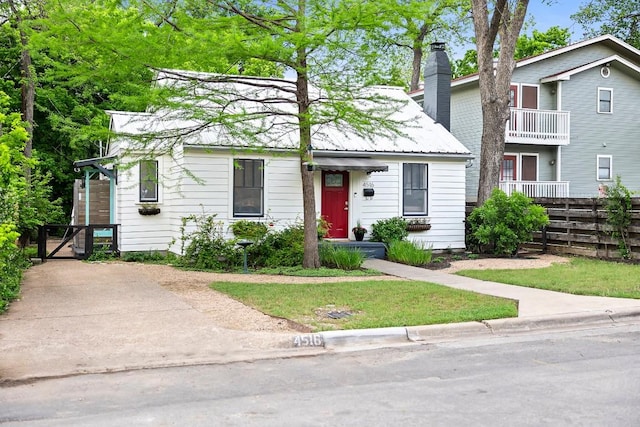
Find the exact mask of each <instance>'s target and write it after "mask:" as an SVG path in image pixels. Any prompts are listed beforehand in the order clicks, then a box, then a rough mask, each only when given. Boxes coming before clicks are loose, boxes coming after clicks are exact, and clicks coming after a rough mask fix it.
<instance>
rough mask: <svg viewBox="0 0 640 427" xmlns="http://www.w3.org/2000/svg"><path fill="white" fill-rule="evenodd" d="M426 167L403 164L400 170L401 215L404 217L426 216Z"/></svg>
mask: <svg viewBox="0 0 640 427" xmlns="http://www.w3.org/2000/svg"><path fill="white" fill-rule="evenodd" d="M428 172H429V169H428V165H427V164H425V163H405V164H404V165H403V168H402V214H403V215H405V216H419V215H422V216H424V215H428V209H427V200H428V197H427V196H428V191H427V190H428V188H427V182H428Z"/></svg>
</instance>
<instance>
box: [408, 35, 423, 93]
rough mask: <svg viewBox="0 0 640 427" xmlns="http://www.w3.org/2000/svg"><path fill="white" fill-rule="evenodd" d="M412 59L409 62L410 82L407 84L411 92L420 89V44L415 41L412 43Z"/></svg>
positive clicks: (421, 53) (421, 52)
mask: <svg viewBox="0 0 640 427" xmlns="http://www.w3.org/2000/svg"><path fill="white" fill-rule="evenodd" d="M412 50H413V61H412V63H411V83H410V85H409V91H410V92H413V91H416V90H418V89H420V77H421V72H420V71H421V70H422V68H421V67H422V55H423V51H422V44H421V42H420V43H415V44H414V45H413V49H412Z"/></svg>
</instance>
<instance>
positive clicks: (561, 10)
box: [526, 0, 585, 42]
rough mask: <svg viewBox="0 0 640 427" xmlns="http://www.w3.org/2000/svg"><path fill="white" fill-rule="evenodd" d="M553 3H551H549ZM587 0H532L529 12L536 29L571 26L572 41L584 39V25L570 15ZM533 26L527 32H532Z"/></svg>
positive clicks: (543, 29)
mask: <svg viewBox="0 0 640 427" xmlns="http://www.w3.org/2000/svg"><path fill="white" fill-rule="evenodd" d="M548 3H551V4H548ZM584 3H585V1H580V0H530V1H529V7H528V9H527V12H528V14H529V15H530V16H533V19H534V20H535V23H536V25H535V27H533V28H535V29H537V30H538V31H543V32H544V31H547V30H548V29H549V28H550V27H553V26H555V25H557V26H559V27H561V28H569V31H570V32H571V34H572V37H571V42H577V41H580V40H582V33H583V30H582V27H581V26H580V25H578V24H574V23H573V22H572V21H571V18H570V16H571V15H572V14H574V13H575V12H577V11H578V9H580V6H581V5H582V4H584ZM533 28H531V29H528V30H527V31H526V34H529V35H530V34H531V32H532V31H533Z"/></svg>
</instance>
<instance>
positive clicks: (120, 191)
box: [116, 156, 173, 252]
mask: <svg viewBox="0 0 640 427" xmlns="http://www.w3.org/2000/svg"><path fill="white" fill-rule="evenodd" d="M156 160H158V172H159V176H160V177H159V185H158V203H155V205H157V207H159V208H160V210H161V212H160V213H159V214H158V215H151V216H145V215H140V213H138V208H140V207H141V206H142V204H141V203H140V200H139V184H138V183H139V172H140V169H139V167H138V164H137V161H136V160H134V159H132V158H129V159H127V158H124V159H123V161H122V162H121V164H126V165H127V167H126V168H123V169H120V170H119V171H118V187H117V197H116V223H117V224H120V233H119V240H120V250H121V251H122V252H130V251H151V250H160V251H165V250H167V249H168V244H169V241H170V239H171V237H170V236H171V234H172V233H171V203H170V201H171V191H170V189H168V188H167V186H166V177H167V173H168V171H169V169H170V168H171V165H172V163H173V160H172V159H171V158H170V157H167V156H163V157H160V158H158V159H156Z"/></svg>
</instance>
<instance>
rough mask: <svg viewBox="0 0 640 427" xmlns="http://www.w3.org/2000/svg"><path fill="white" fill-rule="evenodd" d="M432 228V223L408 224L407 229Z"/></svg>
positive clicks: (421, 229)
mask: <svg viewBox="0 0 640 427" xmlns="http://www.w3.org/2000/svg"><path fill="white" fill-rule="evenodd" d="M426 230H431V224H407V231H426Z"/></svg>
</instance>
